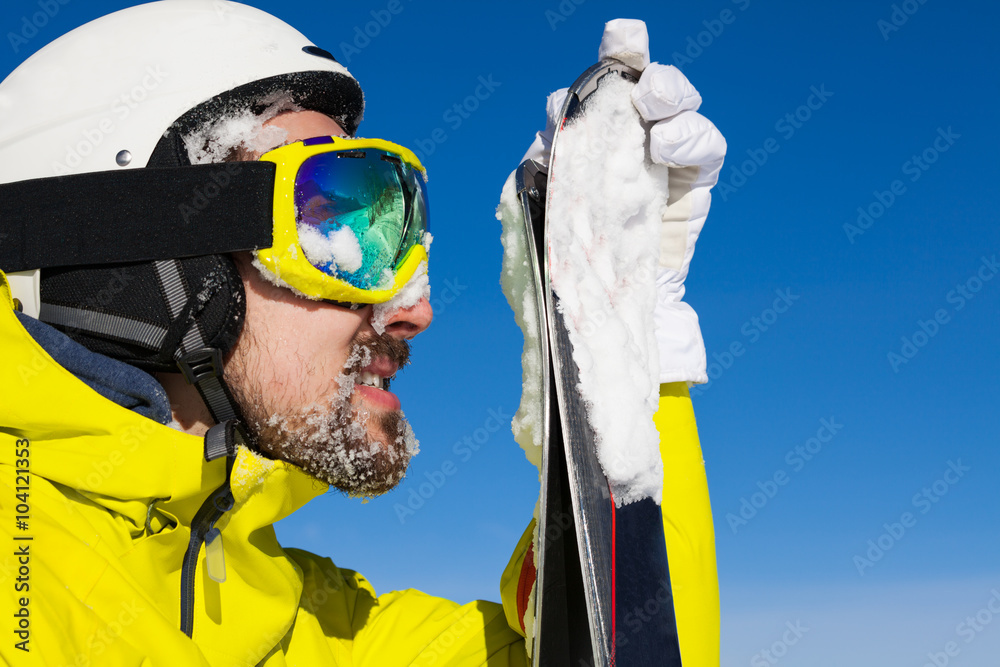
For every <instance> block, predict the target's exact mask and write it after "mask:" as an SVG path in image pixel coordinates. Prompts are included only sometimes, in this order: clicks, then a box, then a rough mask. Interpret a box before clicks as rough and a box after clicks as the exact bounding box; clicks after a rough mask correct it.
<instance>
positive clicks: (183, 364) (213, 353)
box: [177, 347, 222, 385]
mask: <svg viewBox="0 0 1000 667" xmlns="http://www.w3.org/2000/svg"><path fill="white" fill-rule="evenodd" d="M177 367H178V368H180V369H181V373H182V374H183V375H184V379H185V380H187V382H188V384H194V385H196V384H198V383H199V382H201V381H202V380H204V379H206V378H211V377H217V378H221V377H222V350H219V349H217V348H214V347H203V348H200V349H197V350H192V351H191V352H188V353H187V354H182V355H181V356H180V357H178V359H177Z"/></svg>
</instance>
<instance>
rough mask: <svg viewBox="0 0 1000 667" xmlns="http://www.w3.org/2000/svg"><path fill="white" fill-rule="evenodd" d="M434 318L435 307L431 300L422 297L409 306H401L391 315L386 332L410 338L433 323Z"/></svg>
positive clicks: (398, 336) (405, 338) (397, 336)
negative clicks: (432, 305)
mask: <svg viewBox="0 0 1000 667" xmlns="http://www.w3.org/2000/svg"><path fill="white" fill-rule="evenodd" d="M433 319H434V309H433V308H431V304H430V301H428V300H427V299H421V300H420V302H419V303H418V304H417V305H415V306H411V307H409V308H400V309H398V310H396V311H394V312H393V313H392V314H390V315H389V319H388V320H387V322H386V325H385V332H386V333H387V334H389V335H390V336H394V337H396V338H402V339H404V340H409V339H410V338H413V337H414V336H416V335H417V334H418V333H420V332H422V331H423V330H424V329H426V328H427V327H429V326H430V325H431V320H433Z"/></svg>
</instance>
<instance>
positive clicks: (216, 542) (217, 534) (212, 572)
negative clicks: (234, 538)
mask: <svg viewBox="0 0 1000 667" xmlns="http://www.w3.org/2000/svg"><path fill="white" fill-rule="evenodd" d="M205 565H206V569H207V570H208V576H209V578H210V579H211V580H212V581H216V582H218V583H220V584H221V583H224V582H225V581H226V553H225V551H223V549H222V532H221V531H220V530H219V529H218V528H212V530H210V531H208V535H206V536H205Z"/></svg>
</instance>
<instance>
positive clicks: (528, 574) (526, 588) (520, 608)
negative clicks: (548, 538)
mask: <svg viewBox="0 0 1000 667" xmlns="http://www.w3.org/2000/svg"><path fill="white" fill-rule="evenodd" d="M536 576H537V572H536V571H535V545H534V544H529V545H528V550H527V551H526V552H525V554H524V560H523V561H521V575H520V576H519V577H518V579H517V620H518V622H519V623H520V624H521V632H526V631H525V629H524V612H526V611H527V610H528V599H529V598H530V597H531V588H532V587H533V586H534V585H535V578H536Z"/></svg>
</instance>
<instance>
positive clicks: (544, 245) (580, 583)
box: [516, 60, 681, 667]
mask: <svg viewBox="0 0 1000 667" xmlns="http://www.w3.org/2000/svg"><path fill="white" fill-rule="evenodd" d="M638 76H639V72H637V71H635V70H633V69H631V68H629V67H627V66H625V65H624V64H622V63H620V62H618V61H615V60H604V61H602V62H600V63H597V64H596V65H594V66H592V67H590V68H589V69H587V70H586V71H585V72H584V73H583V74H582V75H581V76H580V77H579V78H578V79H577V80H576V82H574V84H573V85H572V86H571V87H570V89H569V92H568V94H567V97H566V101H565V103H564V106H563V109H562V114H561V122H559V123H558V124H557V126H556V133H555V136H554V138H553V144H552V151H551V160H550V164H551V165H552V166H551V168H550V170H549V171H548V172H546V170H545V169H543V168H542V167H541V166H540V165H538V164H537V163H535V162H533V161H530V160H529V161H526V162H524V163H523V164H522V165H521V166H520V167H519V168H518V170H517V173H516V188H517V195H518V198H519V202H520V207H521V215H522V216H523V220H524V239H525V243H526V246H527V253H526V255H527V258H528V263H529V264H530V269H531V276H532V280H531V281H530V282H531V289H533V290H534V293H535V297H536V298H535V299H534V303H535V304H536V310H537V312H535V313H533V314H532V315H533V316H534V317H536V318H537V322H538V325H539V330H540V331H541V332H542V333H541V335H540V336H539V341H538V342H537V346H538V347H539V348H540V349H539V350H538V354H539V357H540V359H541V372H542V378H541V387H542V388H543V390H542V395H541V397H540V402H541V406H540V409H541V416H542V424H543V429H544V430H543V434H542V461H541V466H540V470H541V496H540V511H539V520H538V536H539V543H538V544H537V545H536V548H537V550H538V553H537V560H538V567H537V580H536V599H535V616H534V619H535V635H534V637H535V639H534V646H533V651H532V654H533V663H534V664H535V665H539V666H541V665H544V666H546V667H548V666H552V665H572V666H573V667H579V666H582V665H593V666H595V667H596V666H598V665H615V664H618V665H629V666H631V665H639V666H642V665H671V666H672V665H680V664H681V662H680V649H679V644H678V639H677V630H676V621H675V618H674V610H673V601H672V594H671V590H670V577H669V569H668V565H667V555H666V548H665V546H664V535H663V524H662V515H661V511H660V507H659V505H657V504H656V502H654V501H653V499H652V498H643V499H641V500H638V501H636V502H631V503H628V504H623V505H621V506H620V507H616V504H615V499H614V498H613V497H612V489H611V485H610V484H609V481H608V478H607V477H606V475H605V473H604V471H603V469H602V467H601V463H600V460H599V457H598V454H597V451H596V445H595V433H594V429H593V426H592V424H591V423H590V421H589V417H588V410H587V405H586V403H585V401H584V398H583V397H582V396H581V394H580V390H579V385H580V377H579V372H578V368H577V365H576V363H575V362H574V360H573V346H572V342H571V340H570V333H569V331H568V328H567V326H566V322H565V320H564V313H563V310H564V309H563V308H562V307H561V302H560V294H559V293H558V292H557V291H556V290H554V289H553V286H552V280H551V268H552V267H551V266H550V260H551V245H550V244H551V242H552V240H551V238H550V229H549V228H548V227H547V222H548V218H549V213H550V210H551V209H550V204H551V197H550V195H551V192H552V188H553V183H555V184H557V186H558V183H559V180H558V179H559V171H558V168H557V166H558V164H559V160H558V146H559V136H560V133H561V131H562V129H563V128H564V127H565V126H566V124H567V123H571V122H572V121H574V120H575V119H577V118H579V117H580V116H581V114H584V113H586V112H587V104H586V101H587V99H588V98H589V97H590V96H591V95H592V94H593V93H594V92H596V91H597V90H598V88H599V87H600V86H601V84H602V82H604V81H606V80H608V78H609V77H611V78H617V79H622V78H624V79H626V80H629V81H631V82H632V83H634V82H635V81H636V80H637V79H638ZM524 316H525V317H528V316H529V314H528V313H525V314H524Z"/></svg>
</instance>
